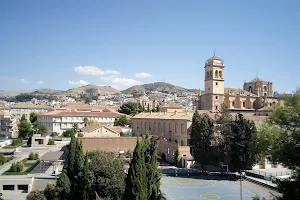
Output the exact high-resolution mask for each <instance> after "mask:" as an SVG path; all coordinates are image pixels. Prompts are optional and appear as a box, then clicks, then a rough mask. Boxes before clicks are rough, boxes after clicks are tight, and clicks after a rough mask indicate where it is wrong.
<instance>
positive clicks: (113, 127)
mask: <svg viewBox="0 0 300 200" xmlns="http://www.w3.org/2000/svg"><path fill="white" fill-rule="evenodd" d="M108 128H109V129H110V130H113V131H115V132H117V133H121V132H122V126H111V127H108Z"/></svg>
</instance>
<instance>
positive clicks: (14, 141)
mask: <svg viewBox="0 0 300 200" xmlns="http://www.w3.org/2000/svg"><path fill="white" fill-rule="evenodd" d="M22 142H23V140H22V139H21V138H18V139H13V140H12V142H11V146H15V147H16V146H20V145H22Z"/></svg>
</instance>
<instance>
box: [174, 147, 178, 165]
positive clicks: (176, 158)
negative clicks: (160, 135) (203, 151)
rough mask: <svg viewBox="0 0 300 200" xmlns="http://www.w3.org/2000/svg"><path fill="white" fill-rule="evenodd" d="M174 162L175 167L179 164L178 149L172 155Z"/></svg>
mask: <svg viewBox="0 0 300 200" xmlns="http://www.w3.org/2000/svg"><path fill="white" fill-rule="evenodd" d="M174 162H175V165H176V166H177V165H178V163H179V151H178V149H176V150H175V153H174Z"/></svg>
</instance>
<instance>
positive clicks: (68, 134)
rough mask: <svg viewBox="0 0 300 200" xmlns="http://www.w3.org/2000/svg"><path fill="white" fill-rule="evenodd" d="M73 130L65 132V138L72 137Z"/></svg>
mask: <svg viewBox="0 0 300 200" xmlns="http://www.w3.org/2000/svg"><path fill="white" fill-rule="evenodd" d="M71 133H72V130H66V131H64V132H63V134H62V135H63V137H71Z"/></svg>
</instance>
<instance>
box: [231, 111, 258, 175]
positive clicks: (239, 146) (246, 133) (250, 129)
mask: <svg viewBox="0 0 300 200" xmlns="http://www.w3.org/2000/svg"><path fill="white" fill-rule="evenodd" d="M255 137H256V127H255V124H254V122H253V121H249V120H246V119H245V118H244V116H243V115H242V114H238V115H237V117H236V119H235V120H234V121H233V122H232V124H231V135H230V141H231V144H230V157H231V163H232V164H233V166H234V168H235V170H237V171H239V172H240V170H244V169H248V168H252V166H253V164H254V163H255V162H256V159H257V158H256V154H255Z"/></svg>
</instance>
